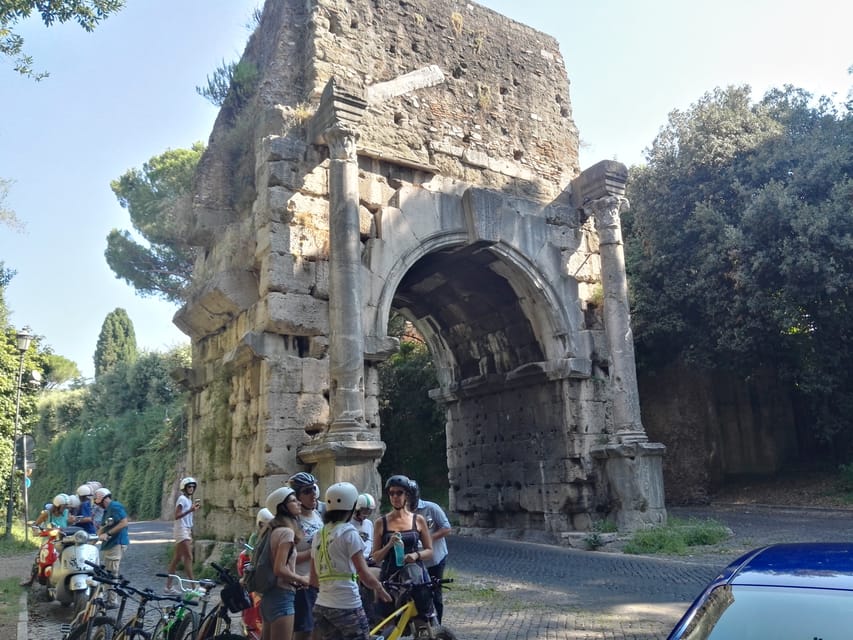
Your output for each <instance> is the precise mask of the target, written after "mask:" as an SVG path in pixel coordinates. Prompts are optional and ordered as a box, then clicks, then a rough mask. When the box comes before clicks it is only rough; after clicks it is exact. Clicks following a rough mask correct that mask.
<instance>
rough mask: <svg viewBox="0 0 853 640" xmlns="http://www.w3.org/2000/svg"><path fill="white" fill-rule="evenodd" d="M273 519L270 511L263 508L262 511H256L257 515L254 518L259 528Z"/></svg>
mask: <svg viewBox="0 0 853 640" xmlns="http://www.w3.org/2000/svg"><path fill="white" fill-rule="evenodd" d="M273 518H275V516H274V515H273V514H272V511H270V510H269V509H267V508H266V507H264V508H263V509H261V510H259V511H258V515H257V516H256V517H255V520H256V521H257V523H258V526H259V527H260V526H261V525H262V524H266V523H267V522H269V521H270V520H272V519H273Z"/></svg>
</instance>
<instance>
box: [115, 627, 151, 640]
mask: <svg viewBox="0 0 853 640" xmlns="http://www.w3.org/2000/svg"><path fill="white" fill-rule="evenodd" d="M122 640H151V634H150V633H148V632H147V631H143V630H142V629H130V630H129V631H128V632H127V633H126V634H125V635H123V636H122Z"/></svg>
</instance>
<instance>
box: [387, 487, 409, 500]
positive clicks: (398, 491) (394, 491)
mask: <svg viewBox="0 0 853 640" xmlns="http://www.w3.org/2000/svg"><path fill="white" fill-rule="evenodd" d="M404 493H406V492H405V491H403V490H402V489H391V490H390V491H388V495H389V496H391V497H392V498H393V497H395V496H401V495H403V494H404Z"/></svg>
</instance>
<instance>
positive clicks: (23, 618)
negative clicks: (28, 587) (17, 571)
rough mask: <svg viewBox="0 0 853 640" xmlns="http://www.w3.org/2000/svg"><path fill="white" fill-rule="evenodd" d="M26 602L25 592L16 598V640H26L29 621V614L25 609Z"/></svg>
mask: <svg viewBox="0 0 853 640" xmlns="http://www.w3.org/2000/svg"><path fill="white" fill-rule="evenodd" d="M28 600H29V593H28V592H26V591H24V592H23V593H22V594H21V597H20V598H18V609H19V611H18V640H27V632H28V629H27V622H28V621H29V619H30V612H29V609H28V608H27V603H28Z"/></svg>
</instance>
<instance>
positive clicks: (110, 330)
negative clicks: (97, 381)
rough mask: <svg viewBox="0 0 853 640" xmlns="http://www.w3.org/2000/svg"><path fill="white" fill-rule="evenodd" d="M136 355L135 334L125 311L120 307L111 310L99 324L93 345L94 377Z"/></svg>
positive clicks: (133, 358) (128, 362)
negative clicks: (96, 338) (98, 332)
mask: <svg viewBox="0 0 853 640" xmlns="http://www.w3.org/2000/svg"><path fill="white" fill-rule="evenodd" d="M136 355H137V351H136V334H135V332H134V330H133V323H132V322H131V321H130V317H129V316H128V315H127V311H125V310H124V309H121V308H118V309H115V310H114V311H111V312H110V313H108V314H107V317H106V318H105V319H104V324H103V325H101V333H100V335H99V336H98V344H97V346H96V347H95V378H97V377H99V376H100V375H102V374H104V373H106V372H107V371H109V370H110V369H112V368H113V367H115V366H116V365H117V364H119V363H125V364H131V363H133V362H134V361H135V360H136Z"/></svg>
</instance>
